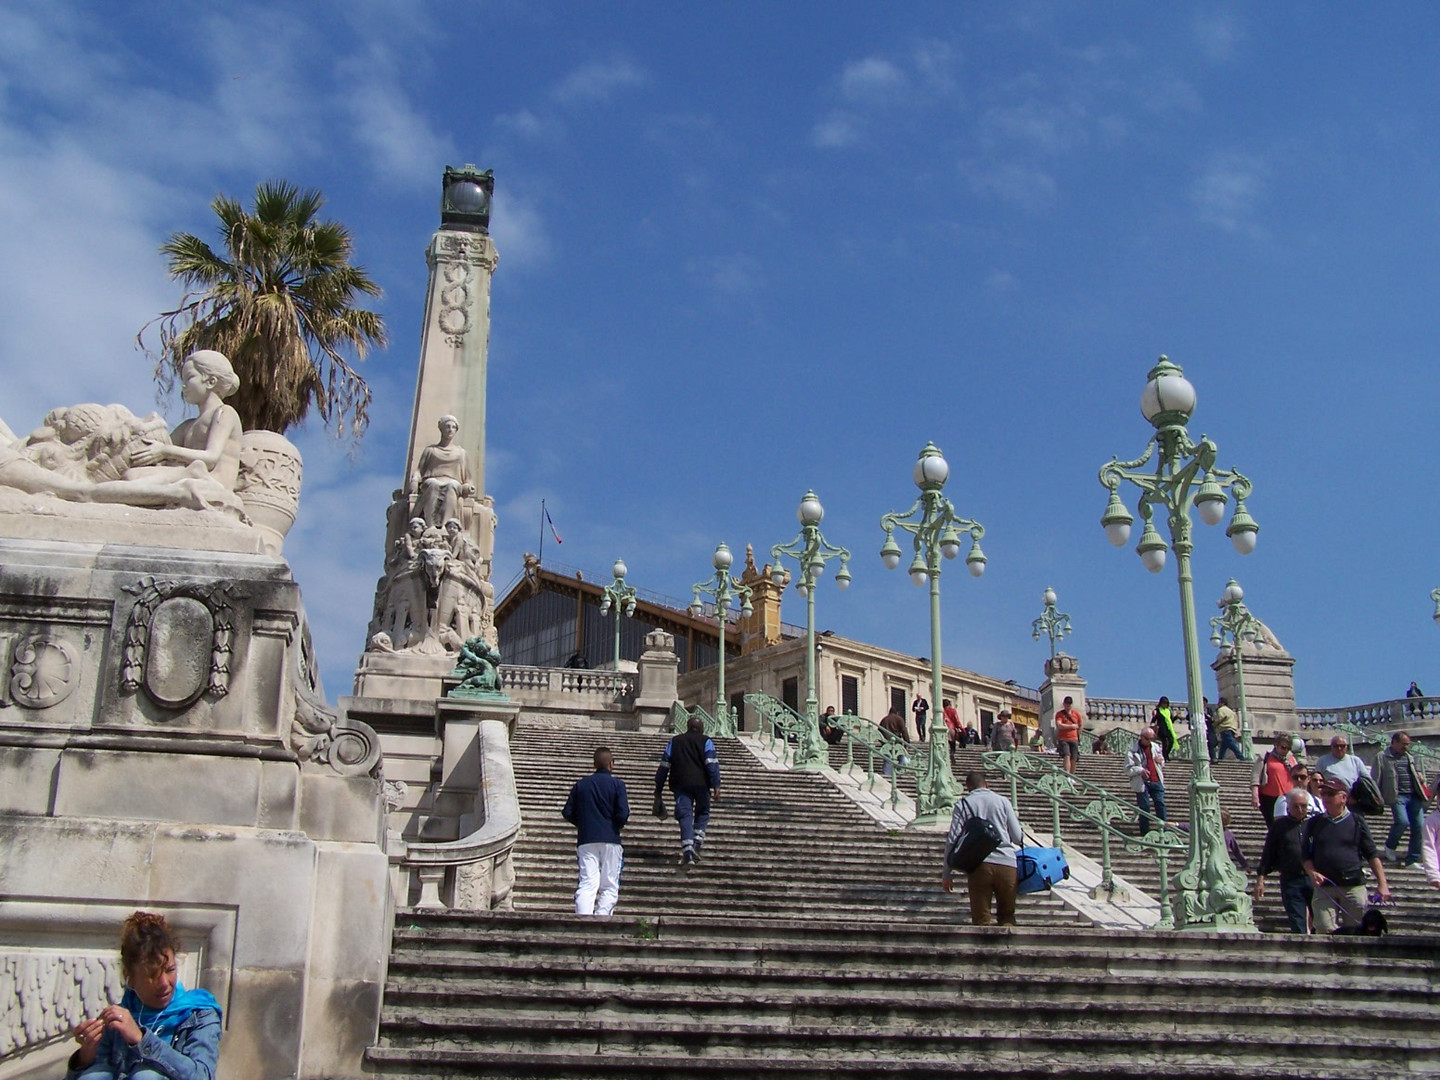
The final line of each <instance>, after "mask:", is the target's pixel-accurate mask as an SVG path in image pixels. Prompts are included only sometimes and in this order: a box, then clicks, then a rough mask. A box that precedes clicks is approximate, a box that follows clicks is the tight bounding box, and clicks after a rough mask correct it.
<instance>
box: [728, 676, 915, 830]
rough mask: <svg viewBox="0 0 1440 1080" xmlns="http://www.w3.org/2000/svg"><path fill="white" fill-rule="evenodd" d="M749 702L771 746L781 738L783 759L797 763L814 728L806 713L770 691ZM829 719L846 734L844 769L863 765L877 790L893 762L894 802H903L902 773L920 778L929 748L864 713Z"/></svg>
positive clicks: (748, 698)
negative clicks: (900, 782)
mask: <svg viewBox="0 0 1440 1080" xmlns="http://www.w3.org/2000/svg"><path fill="white" fill-rule="evenodd" d="M745 704H747V705H749V706H750V707H751V708H752V709H754V710H755V712H756V714H757V715H758V716H759V718H760V735H761V737H762V738H764V739H765V740H766V741H767V743H768V744H769V746H770V748H771V750H772V751H773V750H774V749H775V744H776V743H777V742H779V743H781V744H782V746H783V749H782V750H781V751H780V755H781V760H782V761H784V763H785V764H786V765H787V766H790V767H792V768H793V767H795V764H796V762H797V761H798V760H800V758H801V756H802V754H803V747H804V739H805V733H806V731H807V730H813V729H812V728H811V727H810V725H809V723H808V721H807V720H806V719H805V717H803V716H801V715H800V714H799V713H797V712H796V711H795V710H794V709H792V708H790V707H789V706H788V705H786V704H785V703H784V702H782V701H779V700H777V699H776V698H773V697H771V696H770V695H769V694H760V693H752V694H746V695H745ZM826 723H828V724H830V725H832V726H833V727H836V728H838V729H839V730H840V731H842V732H843V733H844V735H845V737H844V739H843V745H844V747H845V764H844V766H842V768H841V770H840V771H842V772H845V773H847V774H853V773H854V772H855V770H856V769H857V768H858V769H863V770H864V771H865V773H866V786H867V788H868V789H869V790H872V791H873V790H874V789H875V783H876V780H877V779H879V778H881V777H882V776H883V773H884V766H885V763H886V762H888V763H889V764H890V768H891V772H892V773H894V775H895V779H896V782H895V783H892V784H891V785H890V805H891V806H892V807H895V806H898V805H899V804H900V785H899V783H898V781H899V774H900V773H901V772H913V773H915V774H916V776H917V778H918V777H919V776H920V775H921V774H922V773H923V770H924V767H925V764H926V762H927V761H928V755H929V750H928V748H927V747H924V746H912V745H911V744H910V743H908V742H906V741H905V740H904V739H901V738H899V737H898V736H895V735H892V734H890V732H888V731H885V730H883V729H882V728H881V727H880V725H878V724H876V723H874V722H873V721H870V720H867V719H865V718H864V717H863V716H856V715H855V714H854V713H846V714H844V715H839V716H837V715H834V714H832V715H831V716H830V717H829V718H828V719H827V720H826ZM792 738H793V740H794V741H793V742H792V741H791V740H792ZM827 757H828V751H827ZM857 757H859V758H861V759H862V760H863V762H864V764H863V765H862V764H860V763H858V762H857V760H856V758H857ZM877 762H878V763H879V765H880V769H879V771H877V769H876V763H877Z"/></svg>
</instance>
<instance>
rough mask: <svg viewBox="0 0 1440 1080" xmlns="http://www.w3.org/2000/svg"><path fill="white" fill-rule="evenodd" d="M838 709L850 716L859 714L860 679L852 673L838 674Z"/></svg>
mask: <svg viewBox="0 0 1440 1080" xmlns="http://www.w3.org/2000/svg"><path fill="white" fill-rule="evenodd" d="M840 711H841V712H842V713H846V714H848V715H850V716H858V715H859V714H860V680H859V679H857V678H856V677H855V676H854V675H842V676H840Z"/></svg>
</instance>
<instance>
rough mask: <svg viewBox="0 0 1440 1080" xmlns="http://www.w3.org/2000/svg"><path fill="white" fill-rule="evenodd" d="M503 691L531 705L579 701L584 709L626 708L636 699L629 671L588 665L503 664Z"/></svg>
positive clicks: (516, 699)
mask: <svg viewBox="0 0 1440 1080" xmlns="http://www.w3.org/2000/svg"><path fill="white" fill-rule="evenodd" d="M500 678H501V681H502V683H503V684H504V687H505V692H506V693H507V694H508V695H510V697H511V698H512V699H514V700H515V701H518V702H520V704H521V705H524V706H529V707H532V708H544V707H553V706H556V705H561V704H571V705H573V704H582V705H583V706H584V707H585V708H587V709H594V708H605V707H613V708H614V709H616V710H628V709H629V708H630V706H631V703H632V702H633V701H634V699H635V691H636V683H637V681H638V680H637V679H636V676H635V673H634V672H630V671H592V670H589V669H587V668H551V667H525V666H522V665H519V664H502V665H501V667H500Z"/></svg>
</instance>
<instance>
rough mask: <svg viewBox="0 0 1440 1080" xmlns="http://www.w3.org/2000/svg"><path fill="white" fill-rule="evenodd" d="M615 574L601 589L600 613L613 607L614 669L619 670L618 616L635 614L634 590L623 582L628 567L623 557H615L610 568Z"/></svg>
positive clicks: (604, 613) (602, 613)
mask: <svg viewBox="0 0 1440 1080" xmlns="http://www.w3.org/2000/svg"><path fill="white" fill-rule="evenodd" d="M610 572H611V573H613V574H614V575H615V580H614V581H612V582H611V583H610V584H609V585H606V586H605V588H604V589H602V590H601V593H600V596H601V600H600V614H601V615H608V614H609V613H610V609H611V608H614V609H615V670H616V671H619V670H620V616H621V615H622V614H623V615H624V616H625V617H626V618H627V619H629V618H634V616H635V590H634V589H633V588H631V587H630V586H629V585H626V584H625V575H626V573H628V569H627V568H626V566H625V560H624V559H616V560H615V565H614V566H612V567H611V568H610Z"/></svg>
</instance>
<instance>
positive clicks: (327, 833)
mask: <svg viewBox="0 0 1440 1080" xmlns="http://www.w3.org/2000/svg"><path fill="white" fill-rule="evenodd" d="M227 372H228V375H227ZM182 379H183V381H184V386H185V390H184V395H185V400H186V401H187V402H188V403H189V404H192V405H195V406H196V407H197V408H198V410H199V415H198V416H196V417H195V418H194V419H192V420H188V421H186V422H185V423H183V424H181V425H180V426H179V427H177V428H176V429H175V431H174V432H173V433H167V432H166V430H165V425H164V423H163V421H161V420H160V418H159V417H156V416H153V415H152V416H148V417H144V418H138V417H136V416H135V415H134V414H133V413H131V412H130V411H129V410H128V409H126V408H124V407H123V406H120V405H108V406H100V405H93V404H85V405H76V406H70V407H67V408H60V409H55V410H52V411H51V412H50V413H49V414H48V415H47V416H46V417H45V420H44V423H43V424H42V426H41V427H40V428H38V429H36V431H34V432H33V433H31V434H30V435H29V436H27V437H25V438H23V439H18V438H15V437H14V436H13V435H10V434H8V432H9V429H8V428H4V427H3V425H0V429H3V431H4V432H5V433H6V434H5V435H4V436H3V437H4V440H5V441H4V444H3V445H0V1000H4V1001H5V1007H4V1008H0V1018H3V1019H0V1077H3V1078H5V1080H14V1078H21V1077H27V1078H28V1077H31V1076H34V1077H37V1078H38V1077H41V1076H46V1077H54V1076H58V1075H60V1074H61V1073H62V1072H63V1070H64V1061H65V1059H66V1058H67V1057H68V1056H69V1055H70V1053H71V1051H72V1050H73V1049H74V1042H73V1040H72V1039H71V1038H70V1037H69V1035H70V1029H71V1028H72V1027H73V1026H74V1024H76V1023H77V1022H79V1021H80V1020H81V1019H84V1018H86V1017H89V1016H93V1015H95V1014H96V1012H97V1010H98V1008H100V1007H103V1006H104V1005H105V1004H108V1003H113V1002H117V1001H118V991H119V976H118V957H117V955H116V943H117V939H118V928H119V925H120V922H121V920H122V919H123V918H124V917H125V916H126V915H127V914H129V912H131V911H133V910H135V909H137V908H145V909H149V910H154V911H159V912H163V913H164V914H165V915H166V916H167V918H168V919H169V921H170V922H171V924H172V925H174V926H175V927H176V928H177V929H178V930H179V931H180V933H181V936H182V939H183V940H184V942H185V944H186V952H185V955H184V956H183V957H182V958H181V960H182V972H183V977H184V979H185V981H186V983H187V984H189V985H197V984H198V985H200V986H203V987H205V988H206V989H208V990H210V991H211V992H212V993H213V994H214V995H215V996H216V998H217V999H219V1001H220V1003H221V1005H222V1008H223V1009H224V1020H225V1031H224V1036H223V1038H222V1041H221V1048H220V1073H221V1075H224V1076H257V1077H259V1076H265V1077H270V1076H292V1077H293V1076H299V1077H321V1076H324V1077H332V1076H333V1077H358V1076H360V1075H361V1057H362V1055H363V1053H364V1050H365V1048H366V1047H367V1046H368V1045H370V1043H371V1042H372V1041H373V1039H374V1035H375V1031H376V1026H377V1024H378V1019H379V1009H380V999H381V994H382V991H383V988H384V975H385V964H386V958H387V955H388V928H389V924H390V921H391V919H392V918H393V916H392V902H391V899H390V892H389V880H390V875H389V866H388V860H387V857H386V853H385V850H384V847H383V844H384V840H385V803H384V801H383V788H382V778H381V774H380V753H381V749H380V742H379V739H378V736H377V735H376V733H375V732H374V731H373V730H372V729H370V728H369V727H367V726H366V725H365V724H363V723H358V722H355V721H352V720H350V719H349V718H348V717H346V716H344V715H342V714H340V713H337V712H336V711H334V710H332V709H330V708H328V707H327V706H326V705H325V704H324V701H323V698H322V695H321V692H320V685H319V679H318V676H317V674H316V672H317V665H316V662H315V657H314V655H313V653H312V650H311V646H310V638H309V630H308V626H307V623H306V619H305V611H304V608H303V606H302V604H301V601H300V590H299V588H298V586H297V585H296V583H295V581H294V579H293V578H292V576H291V573H290V568H289V566H288V565H287V564H286V563H285V561H284V560H283V559H281V558H279V557H278V556H277V555H276V554H273V553H272V552H273V548H274V545H275V543H276V537H275V536H272V535H267V534H266V533H263V532H262V531H261V530H260V529H258V528H257V527H256V526H255V525H254V523H253V521H252V519H251V518H250V517H249V515H248V513H247V509H246V503H245V502H244V501H242V499H240V498H239V497H237V495H236V491H237V490H241V489H243V488H244V487H245V485H246V484H247V483H251V482H255V481H256V478H255V477H254V475H253V473H252V471H251V469H250V466H249V465H247V457H246V453H245V449H244V447H245V444H246V443H245V434H244V433H242V432H241V431H240V426H239V419H238V417H237V416H235V414H234V412H233V410H230V409H229V408H228V406H224V405H223V402H222V399H223V397H224V396H226V394H227V393H228V392H231V391H233V389H234V373H233V371H230V366H229V363H228V361H226V359H225V358H224V357H223V356H221V355H219V354H218V353H209V354H206V353H199V354H194V355H192V356H191V357H190V358H189V359H188V360H187V361H186V363H185V365H184V368H183V371H182ZM227 388H228V389H227ZM251 461H252V463H253V461H254V459H253V458H252V459H251ZM296 469H297V471H296V472H294V473H293V474H291V473H286V476H285V477H284V478H282V480H281V481H280V486H281V487H295V488H298V462H297V464H296ZM274 476H275V472H274V470H270V479H271V480H273V479H274ZM259 483H260V485H261V486H265V483H266V481H265V479H264V478H261V479H260V481H259Z"/></svg>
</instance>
